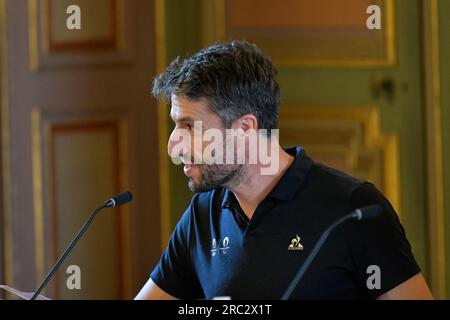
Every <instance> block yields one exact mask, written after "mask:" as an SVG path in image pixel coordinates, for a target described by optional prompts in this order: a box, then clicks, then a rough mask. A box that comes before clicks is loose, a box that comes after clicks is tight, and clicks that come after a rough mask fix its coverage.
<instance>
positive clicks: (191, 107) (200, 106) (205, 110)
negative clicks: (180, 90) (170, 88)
mask: <svg viewBox="0 0 450 320" xmlns="http://www.w3.org/2000/svg"><path fill="white" fill-rule="evenodd" d="M171 103H172V107H171V110H170V116H171V117H172V118H173V119H174V120H177V119H180V118H187V117H189V118H192V119H200V118H203V117H204V116H208V114H209V113H210V114H211V115H213V114H214V113H213V112H211V110H209V107H208V104H207V100H206V99H204V98H202V99H199V100H196V101H192V100H188V99H186V98H183V97H178V96H175V95H174V96H172V98H171Z"/></svg>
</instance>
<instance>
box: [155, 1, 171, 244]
mask: <svg viewBox="0 0 450 320" xmlns="http://www.w3.org/2000/svg"><path fill="white" fill-rule="evenodd" d="M155 32H156V44H155V45H156V71H157V73H161V72H164V70H165V68H166V60H167V52H166V7H165V1H164V0H155ZM156 112H157V121H158V123H157V126H158V158H159V194H160V210H161V211H160V212H161V221H160V227H161V250H164V248H165V247H166V245H167V242H168V240H169V237H170V233H171V223H172V221H171V220H172V219H171V215H170V196H169V195H170V175H169V164H168V156H167V141H166V137H167V134H168V130H169V127H168V115H167V113H168V110H167V104H166V103H164V102H162V101H160V100H158V101H157V102H156Z"/></svg>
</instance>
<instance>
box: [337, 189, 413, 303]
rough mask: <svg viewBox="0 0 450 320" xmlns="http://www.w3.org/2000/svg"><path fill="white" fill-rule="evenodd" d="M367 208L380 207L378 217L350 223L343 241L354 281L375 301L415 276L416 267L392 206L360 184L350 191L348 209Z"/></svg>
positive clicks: (381, 196) (373, 190) (377, 193)
mask: <svg viewBox="0 0 450 320" xmlns="http://www.w3.org/2000/svg"><path fill="white" fill-rule="evenodd" d="M371 204H378V205H380V206H381V207H382V209H383V212H382V214H381V215H380V216H378V217H376V218H373V219H368V220H362V221H352V222H351V223H350V224H349V229H348V231H349V234H348V235H347V236H346V238H347V240H348V241H349V242H348V245H349V247H350V248H351V251H352V257H353V262H354V267H355V269H356V275H357V278H358V281H359V282H360V284H361V287H362V288H364V289H363V290H365V291H366V293H367V295H368V296H369V297H371V298H376V297H378V296H380V295H382V294H383V293H385V292H388V291H389V290H391V289H393V288H394V287H396V286H398V285H399V284H401V283H403V282H405V281H406V280H408V279H410V278H411V277H412V276H414V275H416V274H418V273H419V272H420V267H419V266H418V264H417V262H416V260H415V258H414V255H413V253H412V251H411V245H410V244H409V242H408V240H407V238H406V234H405V230H404V229H403V226H402V225H401V223H400V220H399V218H398V216H397V214H396V212H395V210H394V209H393V207H392V205H391V204H390V203H389V201H388V200H387V199H386V198H385V197H384V196H383V195H382V194H381V192H380V191H378V190H377V189H376V188H375V186H374V185H372V184H371V183H363V184H362V185H360V186H359V187H357V188H356V189H355V190H354V191H353V193H352V195H351V199H350V206H351V208H350V209H351V210H354V209H356V208H361V207H364V206H367V205H371ZM378 276H379V278H378V279H377V277H378Z"/></svg>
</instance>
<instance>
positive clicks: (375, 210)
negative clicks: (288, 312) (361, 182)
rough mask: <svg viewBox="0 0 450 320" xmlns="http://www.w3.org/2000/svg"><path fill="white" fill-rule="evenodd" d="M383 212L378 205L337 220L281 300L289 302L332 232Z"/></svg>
mask: <svg viewBox="0 0 450 320" xmlns="http://www.w3.org/2000/svg"><path fill="white" fill-rule="evenodd" d="M382 212H383V209H382V208H381V207H380V206H379V205H377V204H374V205H370V206H367V207H362V208H359V209H356V210H354V211H352V212H350V213H349V214H347V215H345V216H343V217H342V218H340V219H338V220H336V221H335V222H333V223H332V224H331V225H330V226H329V227H328V228H327V229H325V231H324V232H323V233H322V235H321V236H320V238H319V241H317V243H316V245H315V246H314V248H313V249H312V250H311V252H310V253H309V255H308V257H307V258H306V260H305V262H304V263H303V264H302V266H301V268H300V269H299V270H298V272H297V274H296V275H295V277H294V278H293V279H292V281H291V283H290V284H289V287H288V288H287V289H286V291H285V292H284V294H283V296H282V297H281V300H288V299H289V297H290V296H291V294H292V292H293V291H294V289H295V288H296V287H297V285H298V283H299V282H300V280H301V279H302V277H303V275H304V274H305V272H306V270H308V267H309V265H310V264H311V262H312V261H313V260H314V258H315V257H316V255H317V253H318V252H319V250H320V248H321V247H322V245H323V244H324V243H325V241H326V240H327V239H328V236H329V235H330V233H331V231H333V230H334V228H336V227H337V226H338V225H340V224H341V223H343V222H344V221H347V220H349V219H356V220H366V219H372V218H375V217H377V216H379V215H380V214H381V213H382Z"/></svg>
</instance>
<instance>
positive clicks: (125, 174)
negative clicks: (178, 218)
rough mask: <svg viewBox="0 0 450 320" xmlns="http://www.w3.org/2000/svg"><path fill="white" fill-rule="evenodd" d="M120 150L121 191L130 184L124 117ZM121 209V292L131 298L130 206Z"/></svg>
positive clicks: (120, 131)
mask: <svg viewBox="0 0 450 320" xmlns="http://www.w3.org/2000/svg"><path fill="white" fill-rule="evenodd" d="M118 131H119V132H118V134H119V136H118V140H119V141H118V148H119V150H118V152H119V155H118V156H119V163H118V170H119V186H120V188H121V190H120V191H121V192H122V191H124V190H125V188H126V187H127V186H129V185H130V177H129V166H128V157H127V155H129V151H128V150H129V145H128V141H129V137H128V123H127V122H126V121H125V120H124V119H119V120H118ZM120 210H121V212H120V213H121V217H120V218H121V219H120V222H121V225H120V232H121V234H122V248H121V249H122V257H121V258H122V261H121V263H122V266H123V270H121V271H122V280H123V284H122V285H123V286H124V288H123V289H124V292H123V293H121V295H122V298H124V299H131V298H132V297H133V294H134V292H133V290H132V283H133V278H134V277H133V275H134V274H133V272H132V255H131V223H130V216H131V212H130V207H129V206H123V207H121V208H120Z"/></svg>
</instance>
